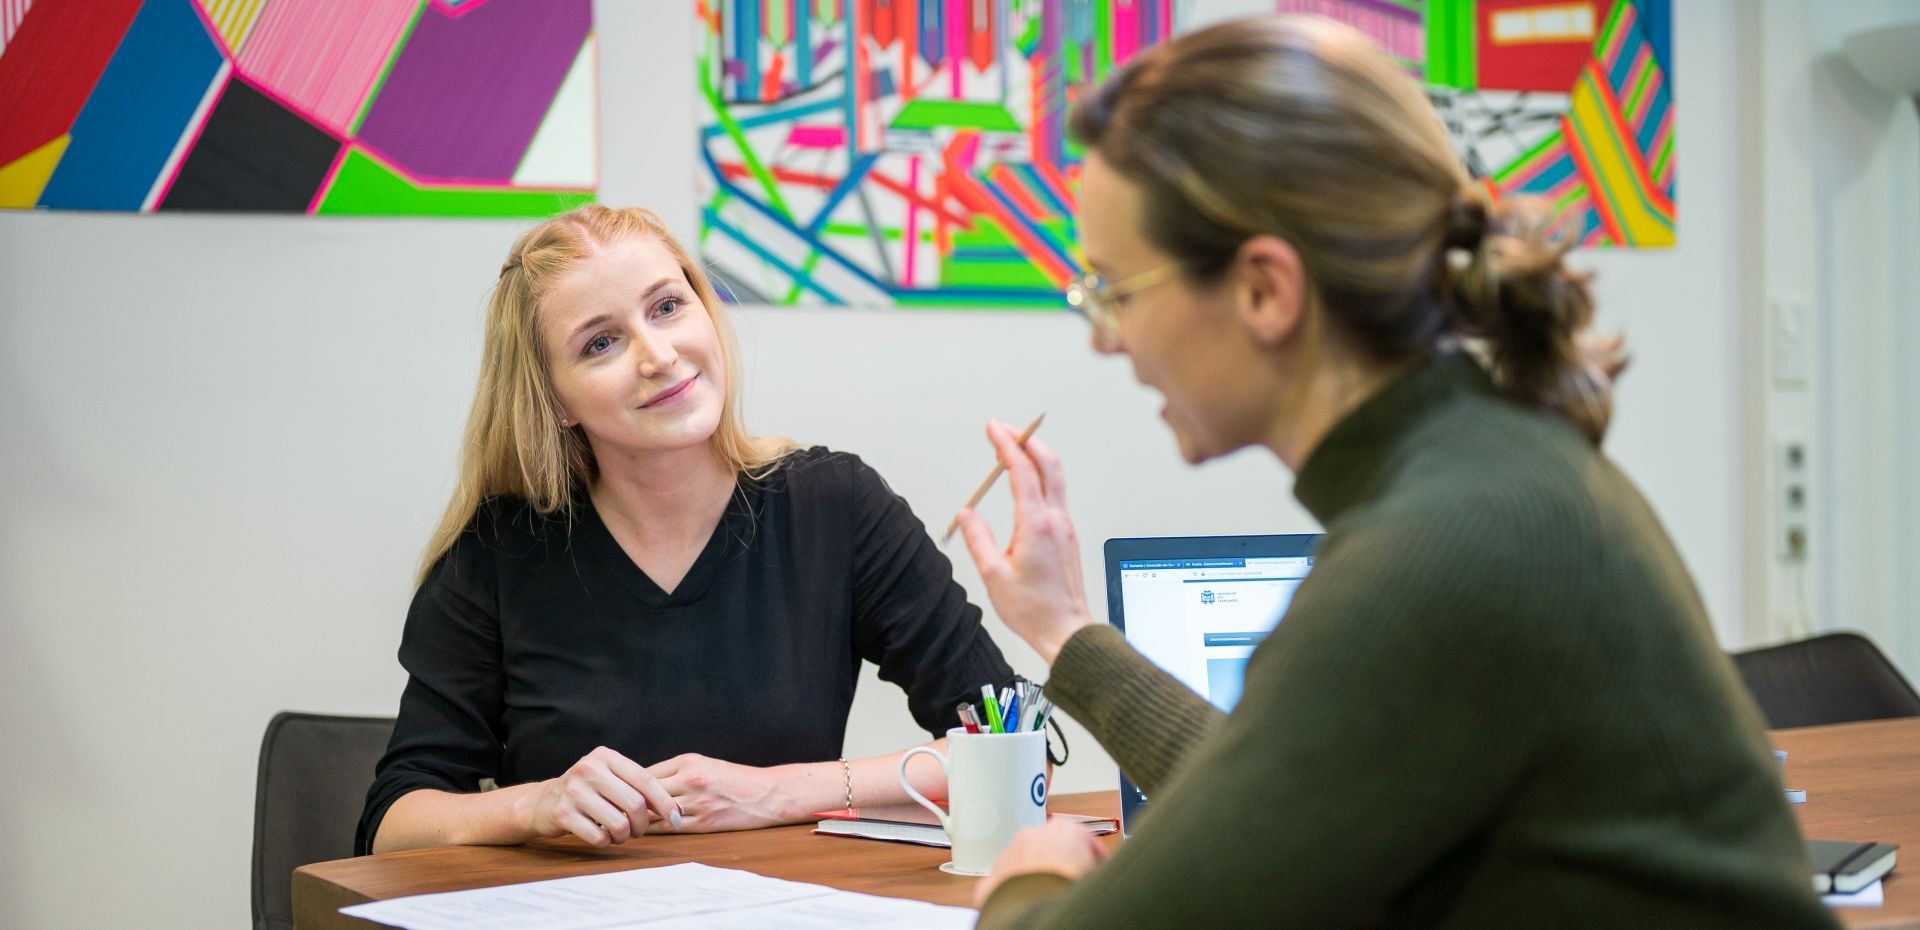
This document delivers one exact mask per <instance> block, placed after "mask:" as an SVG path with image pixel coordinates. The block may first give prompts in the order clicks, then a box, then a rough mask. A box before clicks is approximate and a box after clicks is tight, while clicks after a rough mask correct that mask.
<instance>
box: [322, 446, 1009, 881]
mask: <svg viewBox="0 0 1920 930" xmlns="http://www.w3.org/2000/svg"><path fill="white" fill-rule="evenodd" d="M580 497H581V503H580V504H579V505H578V506H576V507H575V508H574V512H573V516H572V518H571V520H569V519H568V518H567V517H566V516H564V515H561V514H555V515H551V516H541V515H539V514H536V513H535V512H534V511H533V510H532V509H531V508H530V507H528V506H527V504H526V503H525V502H524V501H521V500H519V499H517V498H515V499H496V500H492V501H489V502H487V504H486V505H485V506H483V507H482V509H481V511H480V513H479V514H478V515H477V516H476V517H475V519H474V521H473V523H472V525H471V526H470V527H469V529H468V531H467V532H466V533H465V534H464V535H463V536H461V537H460V539H459V541H458V542H457V543H456V544H455V545H454V546H453V548H452V549H451V550H450V551H449V552H448V553H447V555H446V557H445V558H443V559H442V560H441V561H440V563H439V564H438V565H436V566H435V567H434V568H433V570H432V571H431V572H430V573H429V574H428V576H427V579H426V581H425V583H424V584H422V585H421V587H420V590H419V591H418V592H417V593H416V594H415V595H414V599H413V606H412V608H411V609H410V610H409V611H408V614H407V622H406V629H405V631H404V632H403V634H402V635H401V641H400V664H401V665H402V666H404V667H405V668H406V670H407V673H408V679H407V685H406V690H405V692H404V693H403V694H402V696H401V699H400V713H399V720H398V722H397V723H396V725H395V728H394V733H393V741H392V743H391V744H390V745H389V746H388V749H387V754H386V756H385V757H384V758H382V759H381V760H380V763H379V766H378V769H377V772H376V775H375V778H374V783H373V786H372V788H371V790H370V791H369V792H368V794H367V804H366V809H365V812H364V813H363V814H362V815H361V820H360V827H359V834H358V837H359V838H358V848H359V850H360V851H361V852H363V853H364V852H367V851H368V850H369V848H370V846H371V843H372V839H373V836H374V834H375V832H376V831H377V830H378V829H379V825H380V819H381V818H382V817H383V816H384V815H385V814H386V811H387V807H388V806H389V805H391V804H392V803H393V801H394V800H395V799H397V798H399V797H400V796H401V795H403V794H406V793H407V792H409V791H413V790H416V789H420V788H436V789H439V790H442V791H450V792H471V791H477V790H479V788H480V783H481V781H482V780H483V779H492V780H494V781H495V782H497V783H498V784H500V785H503V786H504V785H513V784H520V783H523V782H529V781H538V780H544V779H547V778H552V777H554V776H557V775H559V774H561V773H562V772H564V771H565V770H566V769H567V767H568V766H570V765H572V764H573V763H574V762H575V761H577V760H578V759H579V758H580V757H581V756H583V755H585V754H586V753H588V752H590V751H592V750H593V749H594V748H595V747H596V746H602V745H604V746H607V747H610V748H612V749H614V750H616V751H618V752H620V753H622V754H623V755H626V756H627V757H628V758H631V759H633V760H634V761H636V762H638V763H640V764H642V765H650V764H653V763H655V762H659V761H662V760H665V759H668V758H671V757H673V756H676V755H679V754H681V753H688V752H695V753H700V754H703V755H707V756H712V757H714V758H718V759H724V760H727V761H729V762H738V763H742V764H745V765H756V766H768V765H779V764H784V763H790V762H819V761H824V760H832V759H837V758H839V756H840V754H841V746H842V742H843V738H844V736H845V731H846V725H847V713H848V710H849V708H850V707H851V706H852V703H853V693H854V685H855V681H856V678H857V675H858V673H859V670H860V664H861V662H862V661H867V662H873V663H875V664H876V665H878V666H879V670H880V677H881V678H883V679H885V680H887V681H890V682H893V683H895V684H898V685H899V686H900V687H901V688H902V689H903V690H905V691H906V693H907V707H908V709H909V710H910V711H911V713H912V714H913V718H914V720H915V721H917V722H918V723H919V724H920V726H922V727H924V728H925V729H926V730H927V732H928V733H930V734H932V735H934V736H936V737H938V736H943V735H945V732H946V729H947V728H948V727H950V726H957V725H958V720H957V718H956V716H955V713H954V706H955V705H956V704H957V703H959V702H960V701H962V700H965V699H966V698H967V697H968V695H970V694H973V695H977V694H978V693H979V690H980V686H981V685H983V684H987V683H989V682H993V683H997V684H1005V683H1007V682H1009V681H1011V680H1012V678H1013V672H1012V670H1011V669H1010V668H1009V667H1008V666H1007V663H1006V660H1005V659H1003V658H1002V657H1001V655H1000V650H999V649H998V648H997V647H995V646H994V644H993V641H992V640H991V639H989V638H988V636H987V633H986V630H985V629H983V628H982V627H981V625H980V609H979V608H978V607H975V606H974V605H972V604H970V603H968V601H967V597H966V593H965V592H964V591H963V590H962V589H961V587H960V585H959V584H957V583H956V582H955V581H954V580H953V566H952V563H950V562H949V561H948V560H947V557H946V556H945V555H943V554H942V553H941V552H940V550H939V548H938V547H936V546H935V545H934V543H933V540H932V539H930V538H929V537H928V535H927V531H926V528H925V527H924V526H923V525H922V524H921V523H920V521H919V520H918V519H917V518H915V517H914V515H913V512H912V511H911V510H909V509H908V507H907V504H906V502H905V501H904V500H902V499H901V498H900V497H899V495H896V494H894V493H893V491H892V490H891V489H889V488H888V487H887V484H886V482H885V481H884V480H882V479H881V477H880V475H879V474H878V473H877V472H875V471H874V470H873V469H872V468H870V467H868V466H867V465H866V463H864V462H862V461H861V460H860V459H859V458H858V457H857V456H854V455H850V454H846V453H840V452H830V451H828V450H826V449H822V448H814V449H809V450H805V451H801V452H797V453H794V454H793V455H792V456H790V457H789V459H788V460H787V461H786V462H784V463H783V464H782V465H781V466H780V467H779V468H778V469H776V470H775V471H774V472H773V473H772V474H771V475H769V476H767V477H766V478H764V479H761V480H758V481H748V480H742V481H741V482H740V484H739V486H738V488H737V489H736V492H735V494H734V497H733V500H732V502H731V504H730V505H729V507H728V509H727V512H726V515H725V516H724V517H722V518H721V520H720V524H719V526H718V527H716V528H715V530H714V532H713V536H712V538H711V539H709V540H708V542H707V545H706V548H705V550H704V551H702V552H701V553H700V555H699V557H698V558H697V559H696V560H695V562H694V564H693V567H692V568H691V569H690V570H689V571H688V572H687V575H686V577H685V578H684V579H683V580H682V581H681V582H680V584H679V585H678V586H676V587H675V588H674V589H673V591H672V592H671V593H668V592H666V591H663V590H661V588H660V587H659V586H658V585H656V584H655V583H654V582H653V581H652V579H650V578H648V577H647V575H646V573H645V572H643V571H641V570H640V568H639V566H637V565H635V564H634V562H633V560H632V559H631V558H629V557H628V556H627V554H626V553H625V551H624V550H622V549H621V548H620V545H619V543H618V542H616V541H615V540H614V538H613V536H612V534H611V533H610V532H608V530H607V527H606V526H605V524H603V523H602V522H601V520H600V517H599V515H598V514H597V513H595V511H594V509H593V506H592V504H591V502H590V501H589V500H587V499H586V496H585V495H584V494H583V495H580Z"/></svg>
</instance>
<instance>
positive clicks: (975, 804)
mask: <svg viewBox="0 0 1920 930" xmlns="http://www.w3.org/2000/svg"><path fill="white" fill-rule="evenodd" d="M923 752H924V753H926V754H927V755H930V756H932V757H934V758H935V759H937V760H939V762H940V770H941V771H942V772H945V773H946V776H947V805H948V807H949V808H951V811H952V812H951V813H949V812H947V811H943V810H941V809H940V806H939V805H938V804H935V803H933V802H932V801H929V800H927V799H926V798H925V797H923V796H922V795H921V794H920V792H918V791H915V790H913V785H912V784H911V783H909V782H908V781H907V760H908V759H911V758H913V757H914V755H915V754H917V753H923ZM949 757H951V758H949ZM900 785H901V787H903V788H906V789H907V796H908V797H911V798H913V799H914V800H915V801H917V802H919V804H920V806H921V807H924V808H926V809H927V810H930V811H932V812H933V815H934V816H935V817H938V818H940V826H941V827H942V828H944V829H945V830H946V831H947V840H948V841H949V842H950V843H951V844H952V846H953V861H952V862H950V863H948V864H946V865H942V866H941V867H940V868H941V869H942V870H943V871H948V872H954V873H958V874H960V875H985V874H987V872H988V871H989V870H991V869H992V868H993V860H995V859H997V858H999V856H1000V852H1001V851H1002V850H1004V849H1006V848H1007V845H1008V844H1009V843H1012V842H1013V835H1014V834H1015V833H1016V832H1018V831H1020V830H1021V829H1023V828H1026V827H1037V826H1040V825H1041V824H1044V823H1046V822H1047V733H1046V731H1045V730H1027V731H1024V732H1020V733H968V732H967V731H966V730H964V729H961V728H958V727H956V728H954V729H951V730H948V731H947V755H945V756H943V755H941V754H940V751H939V750H937V749H934V748H933V747H931V746H915V747H913V748H912V749H909V750H907V751H906V753H905V754H903V755H901V757H900Z"/></svg>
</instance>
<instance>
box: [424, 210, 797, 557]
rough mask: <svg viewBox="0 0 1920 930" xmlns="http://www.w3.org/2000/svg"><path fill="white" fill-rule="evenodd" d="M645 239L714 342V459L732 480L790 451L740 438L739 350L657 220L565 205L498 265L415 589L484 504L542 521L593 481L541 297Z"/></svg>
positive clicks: (701, 276)
mask: <svg viewBox="0 0 1920 930" xmlns="http://www.w3.org/2000/svg"><path fill="white" fill-rule="evenodd" d="M643 237H651V238H653V239H655V240H657V241H658V242H659V243H660V244H661V245H663V246H665V247H666V249H667V252H668V253H669V254H671V255H672V256H673V258H674V261H675V262H677V263H679V265H680V270H681V272H682V273H684V274H685V275H686V276H687V283H688V284H689V285H691V286H692V287H693V293H694V296H696V297H697V298H699V300H700V304H701V306H703V307H705V308H706V311H707V315H708V316H709V317H710V318H711V319H712V320H713V328H714V330H715V331H716V332H717V333H718V335H719V337H720V356H721V361H722V362H723V364H725V366H726V373H727V379H726V380H727V392H726V400H725V403H724V404H723V405H722V406H721V409H720V425H719V427H718V428H716V429H715V430H714V433H713V438H712V440H711V442H712V445H713V451H714V454H715V455H717V456H719V457H720V460H721V461H723V462H725V463H726V464H727V465H728V466H730V467H731V468H732V469H733V470H734V471H735V472H736V473H738V474H741V475H744V476H746V477H748V478H760V477H764V476H765V475H766V474H767V473H768V472H771V471H772V470H773V469H774V468H776V467H778V466H779V464H780V461H781V460H782V458H783V457H785V456H786V454H787V453H789V452H791V451H793V450H794V448H795V445H794V443H793V441H792V440H789V439H783V438H763V437H757V436H754V435H752V434H750V433H748V432H747V430H746V426H745V425H744V418H743V417H742V414H741V401H740V381H741V378H740V372H739V365H738V359H739V358H740V346H739V342H738V340H737V339H735V337H734V334H733V326H732V324H731V323H730V322H729V321H728V320H727V314H726V312H725V311H724V310H723V309H722V307H721V303H720V297H719V295H718V294H717V293H715V291H714V288H713V283H712V281H711V280H710V279H708V277H707V276H706V274H705V273H704V272H703V271H702V270H701V268H700V266H699V265H697V264H695V263H694V262H693V261H692V260H691V259H690V258H688V256H687V253H686V250H685V249H682V248H681V247H680V243H679V242H678V241H677V240H675V239H674V238H673V234H672V233H671V232H668V231H667V225H666V223H665V222H663V221H661V219H660V217H659V215H658V214H655V213H654V212H653V211H651V210H643V209H640V208H638V207H627V208H621V209H615V208H613V207H606V206H601V205H599V204H589V205H587V206H584V207H580V208H578V209H575V210H571V211H569V212H567V213H563V214H561V215H559V216H556V217H554V218H553V219H550V220H547V221H546V222H544V223H541V224H540V225H538V226H535V227H534V228H533V229H531V230H528V231H527V233H526V234H525V235H523V236H521V237H520V239H519V241H517V242H515V243H514V244H513V247H512V248H511V249H509V250H508V251H507V260H506V262H504V263H503V264H502V265H501V266H500V279H499V281H498V282H497V283H496V284H495V285H494V288H493V294H492V296H491V297H489V298H488V300H487V331H486V337H485V343H484V348H483V349H482V354H481V360H480V379H479V384H478V385H477V386H476V387H475V389H474V393H473V409H472V411H471V412H470V413H469V414H468V416H467V432H466V441H465V442H464V443H463V444H462V445H461V451H460V478H459V481H458V482H457V484H456V485H455V487H454V491H453V499H452V500H451V501H449V502H448V503H447V510H446V513H445V515H443V516H442V517H441V518H440V525H439V526H438V527H437V528H436V529H435V530H434V531H433V536H432V537H431V539H430V540H429V541H428V543H427V551H426V555H425V557H424V558H423V559H422V560H421V564H420V574H419V577H418V578H417V579H415V583H416V584H418V583H419V582H421V581H424V580H425V579H426V575H427V572H428V571H429V570H430V569H432V568H433V565H434V563H436V562H438V561H440V557H441V556H443V555H445V554H446V553H447V550H448V549H451V548H453V544H454V542H455V541H456V540H458V539H459V538H460V534H461V533H462V532H464V531H465V530H466V527H467V525H468V524H469V523H471V522H472V520H473V516H474V514H475V513H476V512H477V511H478V510H479V508H480V505H481V503H482V502H484V501H485V500H487V499H488V498H491V497H499V496H513V497H519V498H521V499H523V500H525V501H526V502H527V503H528V504H529V505H531V506H532V507H533V509H534V510H535V511H536V512H538V513H542V514H549V513H553V512H555V511H557V510H563V509H568V508H571V507H572V506H573V504H574V494H575V491H576V489H579V488H584V487H585V486H586V483H587V482H588V481H589V480H590V479H591V478H592V477H593V474H594V461H593V448H592V447H591V446H590V445H589V444H588V442H587V437H586V435H585V433H584V432H582V431H581V429H580V428H579V427H577V426H576V427H571V428H569V427H563V426H561V425H560V405H559V402H558V401H557V400H555V398H554V396H553V381H552V376H551V373H550V371H549V368H548V362H547V356H546V353H545V352H544V351H542V350H541V348H540V335H539V327H538V319H539V318H538V313H539V307H540V301H541V299H542V298H543V297H545V296H546V294H547V292H548V291H549V290H550V289H551V288H552V286H553V283H554V282H555V281H556V280H558V279H559V278H560V277H561V276H562V275H564V274H565V273H566V272H567V271H568V270H570V269H572V268H573V267H574V265H576V264H577V263H579V262H580V261H581V260H582V259H584V258H587V257H589V256H592V255H596V254H599V253H600V252H601V251H603V250H604V249H606V248H607V246H609V245H612V244H613V243H616V242H622V241H625V240H629V239H635V238H643Z"/></svg>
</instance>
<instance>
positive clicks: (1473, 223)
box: [1445, 190, 1487, 252]
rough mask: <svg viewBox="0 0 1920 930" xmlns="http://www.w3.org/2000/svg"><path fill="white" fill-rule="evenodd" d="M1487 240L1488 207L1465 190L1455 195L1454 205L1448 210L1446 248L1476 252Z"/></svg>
mask: <svg viewBox="0 0 1920 930" xmlns="http://www.w3.org/2000/svg"><path fill="white" fill-rule="evenodd" d="M1486 239H1487V205H1486V204H1485V203H1483V202H1481V200H1480V199H1479V198H1477V197H1472V196H1468V194H1467V192H1466V191H1465V190H1462V191H1461V192H1460V193H1458V194H1455V195H1453V203H1452V204H1451V205H1450V206H1449V207H1448V208H1447V234H1446V242H1445V246H1446V247H1447V248H1448V249H1463V250H1465V251H1468V252H1475V251H1478V250H1479V249H1480V244H1481V243H1483V242H1485V241H1486Z"/></svg>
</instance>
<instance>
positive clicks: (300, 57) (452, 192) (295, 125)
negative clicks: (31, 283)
mask: <svg viewBox="0 0 1920 930" xmlns="http://www.w3.org/2000/svg"><path fill="white" fill-rule="evenodd" d="M594 110H595V86H594V41H593V15H592V6H591V3H590V0H0V207H6V208H15V209H27V208H40V209H54V210H123V211H136V212H152V211H155V210H169V211H172V210H203V211H204V210H218V211H258V212H274V213H305V214H362V215H367V214H372V215H403V214H404V215H439V216H544V215H548V214H551V213H554V212H556V211H559V210H564V209H566V208H568V207H571V206H574V205H577V204H580V203H584V202H586V201H589V200H592V199H593V196H594V191H595V189H596V188H597V187H598V185H599V163H598V153H597V150H596V149H597V145H598V127H597V122H596V118H595V112H594Z"/></svg>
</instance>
